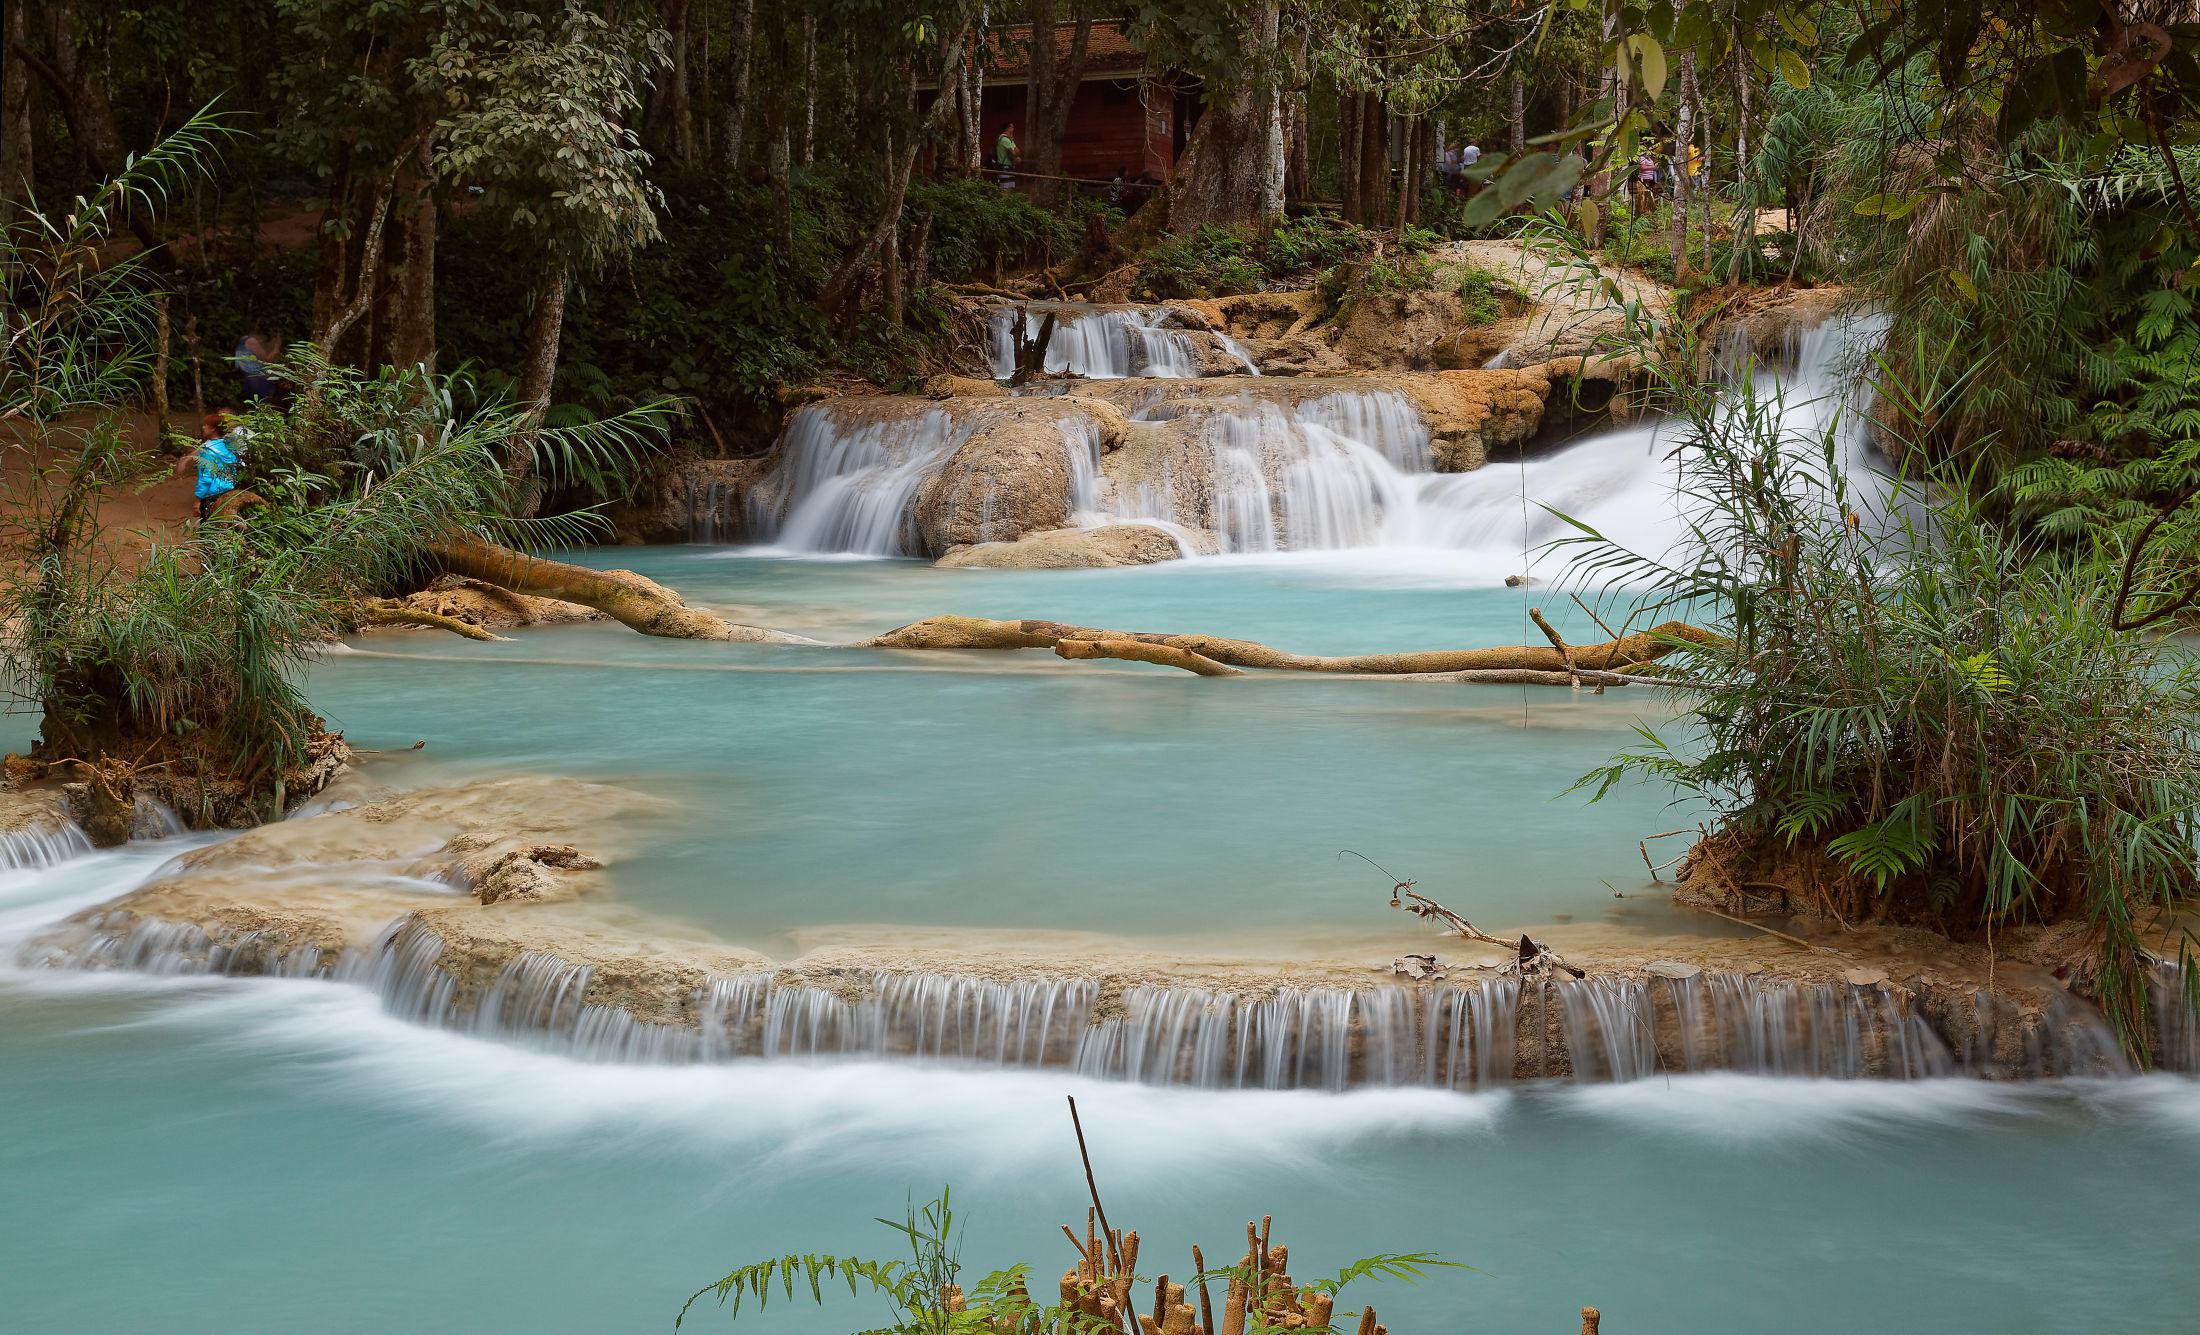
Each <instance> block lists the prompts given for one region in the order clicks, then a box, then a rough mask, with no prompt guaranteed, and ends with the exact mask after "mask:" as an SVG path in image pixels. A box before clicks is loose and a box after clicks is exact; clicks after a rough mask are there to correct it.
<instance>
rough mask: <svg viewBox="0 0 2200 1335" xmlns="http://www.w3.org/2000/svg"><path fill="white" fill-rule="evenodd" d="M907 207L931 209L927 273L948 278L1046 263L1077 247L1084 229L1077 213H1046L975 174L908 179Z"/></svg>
mask: <svg viewBox="0 0 2200 1335" xmlns="http://www.w3.org/2000/svg"><path fill="white" fill-rule="evenodd" d="M908 208H909V217H910V218H911V219H915V218H917V217H919V216H920V215H923V214H927V213H928V214H930V215H931V217H932V232H931V240H930V242H929V250H930V257H931V270H932V274H933V276H934V277H937V278H941V279H944V280H947V281H949V282H953V281H956V280H959V279H965V278H974V277H977V276H978V275H980V274H983V273H986V272H988V271H990V270H991V269H993V268H994V267H995V266H996V265H1002V264H1005V265H1006V266H1007V267H1010V268H1015V267H1020V266H1021V265H1023V264H1024V263H1025V262H1026V261H1027V259H1028V260H1031V261H1035V262H1037V263H1040V264H1051V263H1053V262H1055V261H1057V260H1060V259H1062V258H1064V257H1066V256H1069V255H1071V254H1074V253H1075V252H1076V250H1077V241H1078V237H1079V236H1080V235H1081V234H1082V231H1083V218H1082V216H1081V214H1080V215H1079V216H1077V217H1076V218H1075V219H1074V220H1073V219H1071V218H1066V217H1064V216H1063V215H1061V214H1058V213H1050V212H1048V211H1047V210H1045V209H1042V208H1040V207H1038V206H1037V205H1036V204H1033V203H1032V202H1031V200H1030V198H1029V197H1028V196H1026V195H1024V194H1023V193H1021V192H1019V191H1015V190H1003V189H1001V188H1000V186H999V185H997V184H995V183H994V182H993V181H992V180H990V179H985V178H979V177H970V176H965V177H955V178H949V179H936V178H932V177H919V178H917V179H916V180H913V181H911V182H910V183H909V204H908Z"/></svg>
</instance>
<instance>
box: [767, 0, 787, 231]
mask: <svg viewBox="0 0 2200 1335" xmlns="http://www.w3.org/2000/svg"><path fill="white" fill-rule="evenodd" d="M765 25H766V29H767V30H766V32H765V34H764V53H765V68H766V69H770V70H774V71H781V72H783V71H785V70H786V68H787V62H788V60H789V58H790V53H789V51H788V49H787V9H786V4H785V0H775V3H774V4H773V5H772V7H771V9H770V10H769V11H768V12H767V13H766V15H765ZM788 96H789V90H788V88H787V87H786V85H785V83H784V82H783V81H782V80H777V79H775V80H770V81H767V84H766V87H765V97H764V154H765V162H764V170H765V175H766V177H767V178H768V179H769V180H770V181H771V187H772V218H773V220H774V221H775V223H776V224H777V227H778V233H779V253H780V254H782V255H791V254H793V253H794V127H793V124H792V118H791V117H790V116H789V115H788V114H787V113H788V105H787V102H788Z"/></svg>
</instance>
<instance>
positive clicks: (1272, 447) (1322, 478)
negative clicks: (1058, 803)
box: [753, 310, 1888, 580]
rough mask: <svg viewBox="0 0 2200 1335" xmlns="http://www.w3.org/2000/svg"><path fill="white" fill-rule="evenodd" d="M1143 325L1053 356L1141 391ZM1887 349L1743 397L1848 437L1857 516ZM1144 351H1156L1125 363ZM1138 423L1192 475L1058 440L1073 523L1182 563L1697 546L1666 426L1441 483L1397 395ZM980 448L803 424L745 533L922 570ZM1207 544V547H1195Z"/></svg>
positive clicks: (935, 436) (908, 420) (887, 431)
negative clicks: (1174, 450)
mask: <svg viewBox="0 0 2200 1335" xmlns="http://www.w3.org/2000/svg"><path fill="white" fill-rule="evenodd" d="M1028 315H1029V312H1025V314H1024V316H1023V317H1018V318H1028ZM1134 317H1135V318H1134ZM1001 318H1002V319H1004V320H1005V319H1008V318H1010V317H1009V315H1008V314H1007V313H1004V314H1003V315H1002V317H1001ZM1150 319H1151V316H1150V315H1141V314H1139V313H1137V312H1124V311H1117V310H1096V311H1091V312H1089V313H1087V314H1084V315H1080V316H1079V317H1078V318H1076V319H1073V320H1071V321H1069V322H1068V323H1067V324H1064V325H1060V326H1058V327H1057V329H1056V333H1055V339H1054V348H1055V351H1056V352H1057V353H1059V354H1060V355H1062V356H1064V357H1070V356H1072V355H1073V354H1074V358H1075V359H1076V360H1077V362H1078V364H1079V365H1081V366H1086V367H1097V368H1101V369H1099V370H1096V371H1094V372H1093V373H1094V374H1109V375H1115V374H1132V373H1136V371H1138V370H1140V369H1147V368H1145V367H1144V366H1143V365H1142V364H1141V363H1139V362H1138V360H1137V358H1138V357H1146V358H1148V359H1149V360H1150V359H1151V358H1153V357H1160V356H1162V355H1163V354H1162V353H1160V352H1158V351H1153V350H1152V349H1154V348H1158V347H1160V346H1162V344H1166V343H1167V341H1168V338H1177V337H1179V336H1177V335H1175V333H1174V331H1169V330H1161V329H1155V328H1152V327H1151V326H1150V325H1149V324H1142V323H1141V321H1142V320H1150ZM1002 327H1003V328H1005V327H1006V326H1005V325H1004V326H1002ZM1883 331H1884V322H1883V321H1880V320H1877V319H1853V320H1842V321H1829V322H1827V323H1825V324H1823V325H1820V326H1819V327H1818V328H1816V329H1813V330H1811V331H1809V332H1808V333H1806V334H1805V335H1803V336H1802V337H1801V338H1800V339H1799V340H1798V341H1797V345H1796V349H1795V357H1794V363H1795V369H1794V370H1793V371H1791V372H1789V373H1787V374H1785V375H1784V376H1780V377H1774V376H1770V375H1761V376H1758V377H1756V378H1755V380H1754V383H1753V385H1752V391H1753V392H1754V393H1756V394H1758V395H1760V396H1765V395H1774V394H1777V395H1779V396H1780V397H1779V400H1778V401H1779V404H1780V412H1781V420H1782V426H1783V430H1784V433H1785V435H1786V436H1787V438H1788V439H1789V440H1791V441H1792V442H1793V444H1794V447H1795V448H1796V449H1798V450H1809V451H1811V452H1813V453H1815V452H1816V451H1817V450H1818V448H1819V442H1820V440H1821V438H1822V436H1823V434H1824V433H1825V432H1826V431H1827V430H1829V429H1831V428H1834V427H1835V426H1836V424H1837V420H1838V431H1837V432H1836V435H1837V445H1838V450H1839V453H1840V456H1841V458H1842V460H1843V461H1844V463H1845V464H1846V465H1847V466H1848V467H1849V469H1850V472H1851V477H1852V483H1853V489H1854V491H1855V492H1856V493H1857V494H1858V503H1859V505H1860V506H1861V508H1863V509H1865V510H1866V511H1872V510H1874V509H1877V508H1880V507H1883V505H1884V504H1885V502H1886V500H1887V497H1888V492H1887V489H1886V487H1885V485H1884V484H1882V483H1879V482H1877V481H1875V479H1876V478H1877V474H1876V472H1875V471H1874V469H1873V466H1872V459H1871V454H1870V447H1869V444H1868V441H1867V439H1866V435H1865V431H1864V418H1863V414H1862V412H1861V411H1860V409H1861V407H1862V405H1861V404H1860V403H1859V402H1858V401H1857V399H1856V397H1855V395H1853V394H1851V393H1848V392H1846V391H1845V390H1844V389H1843V386H1844V384H1845V383H1846V382H1845V381H1844V379H1843V372H1844V370H1845V369H1846V368H1847V365H1848V363H1849V362H1850V361H1852V360H1853V358H1854V356H1855V355H1856V354H1857V352H1858V350H1859V349H1861V348H1863V347H1866V346H1869V345H1870V344H1871V343H1873V342H1875V341H1876V340H1877V339H1878V338H1879V336H1880V335H1881V334H1882V333H1883ZM1162 336H1168V337H1167V338H1163V337H1162ZM1156 338H1160V339H1161V340H1162V343H1161V344H1156V343H1154V341H1153V340H1154V339H1156ZM1133 348H1147V349H1148V351H1147V352H1143V353H1139V354H1137V356H1134V354H1133V351H1132V349H1133ZM1050 355H1052V354H1050ZM1170 355H1172V356H1173V355H1174V354H1170ZM1187 355H1188V354H1187ZM1111 359H1112V360H1111ZM1172 364H1173V363H1172ZM1156 388H1157V389H1158V387H1156ZM888 402H891V401H888ZM847 411H848V412H849V413H854V412H857V411H860V410H859V409H857V408H854V407H851V408H849V409H848V410H847ZM1837 414H1838V415H1839V417H1838V419H1837ZM1132 416H1133V417H1134V418H1138V419H1141V420H1146V421H1174V422H1178V423H1181V424H1182V425H1181V426H1180V427H1179V429H1180V430H1184V431H1188V432H1191V433H1192V449H1193V457H1192V458H1190V459H1184V458H1178V459H1176V460H1173V461H1171V462H1169V463H1167V464H1166V465H1164V466H1163V467H1162V468H1161V469H1160V470H1159V475H1158V476H1149V477H1148V478H1146V479H1144V480H1142V481H1135V482H1132V481H1123V482H1118V481H1117V480H1115V479H1112V478H1110V477H1109V476H1108V475H1107V472H1106V469H1105V468H1104V467H1103V465H1102V463H1101V460H1100V457H1099V451H1098V449H1097V446H1096V445H1090V446H1088V444H1087V443H1086V440H1087V436H1088V435H1089V433H1078V432H1077V431H1076V430H1075V428H1065V439H1066V448H1068V449H1069V450H1070V458H1071V468H1072V482H1071V491H1072V494H1071V496H1070V497H1069V498H1068V500H1069V509H1070V512H1071V514H1072V516H1073V519H1072V522H1073V523H1075V524H1077V525H1079V526H1083V527H1094V526H1098V525H1102V524H1118V523H1153V524H1157V525H1160V526H1161V527H1164V528H1166V529H1168V530H1169V531H1170V532H1171V533H1172V534H1174V535H1175V536H1176V537H1177V539H1178V541H1179V544H1180V545H1181V546H1182V547H1183V548H1184V550H1185V552H1186V553H1187V554H1190V553H1193V552H1199V551H1215V552H1219V553H1223V554H1246V555H1267V554H1273V553H1289V552H1338V551H1355V550H1370V549H1396V550H1411V551H1418V552H1431V553H1439V554H1441V555H1442V557H1443V559H1444V562H1445V564H1446V567H1447V568H1451V569H1456V570H1458V571H1460V572H1461V573H1464V574H1466V575H1468V576H1470V577H1473V578H1478V579H1481V578H1486V579H1491V580H1496V579H1502V578H1504V577H1505V576H1507V575H1510V574H1515V573H1519V572H1521V571H1522V570H1523V568H1524V567H1527V566H1532V565H1534V564H1536V563H1537V562H1538V560H1539V558H1540V554H1541V553H1542V552H1543V550H1544V549H1545V548H1546V547H1547V546H1548V544H1550V543H1551V542H1553V541H1554V540H1556V539H1559V538H1564V537H1568V536H1572V535H1574V534H1575V533H1576V530H1575V529H1574V528H1573V527H1572V525H1571V524H1569V523H1568V522H1567V520H1566V519H1565V518H1562V517H1561V516H1570V517H1572V518H1574V519H1578V520H1579V521H1581V522H1582V523H1585V524H1588V525H1590V526H1592V527H1594V528H1595V529H1597V530H1598V531H1599V532H1601V533H1603V534H1604V535H1605V536H1606V537H1607V538H1609V539H1611V540H1613V541H1614V542H1617V543H1620V544H1622V545H1624V546H1627V547H1629V548H1631V549H1633V550H1635V551H1638V552H1643V553H1645V554H1650V555H1659V554H1664V553H1668V552H1671V551H1673V550H1674V549H1675V548H1676V547H1678V546H1679V545H1680V544H1682V543H1683V542H1684V541H1686V540H1687V536H1688V534H1689V532H1690V522H1689V521H1690V515H1689V506H1690V505H1691V502H1690V500H1689V499H1688V498H1687V497H1685V496H1683V495H1681V494H1679V492H1678V490H1677V486H1676V484H1677V480H1678V479H1677V474H1676V472H1675V465H1674V464H1673V463H1672V462H1671V461H1670V458H1669V456H1670V455H1671V453H1672V448H1673V444H1674V441H1673V437H1672V428H1671V427H1669V426H1665V425H1662V424H1659V423H1645V424H1641V425H1637V426H1630V427H1624V428H1620V429H1617V430H1614V431H1610V432H1606V433H1604V434H1602V435H1599V436H1596V437H1593V438H1591V439H1588V440H1584V441H1581V442H1579V443H1576V444H1574V445H1571V446H1568V447H1567V448H1564V449H1561V450H1557V451H1554V452H1552V453H1549V454H1546V455H1542V456H1539V457H1535V458H1528V459H1521V460H1516V461H1508V462H1498V463H1492V464H1490V465H1488V466H1485V467H1483V468H1480V469H1477V470H1474V471H1472V472H1467V473H1438V472H1436V471H1434V468H1435V465H1434V454H1433V449H1432V442H1431V440H1430V437H1429V430H1428V427H1427V425H1426V424H1425V423H1424V422H1423V421H1422V419H1421V417H1420V414H1419V413H1418V412H1417V411H1415V409H1414V408H1413V406H1412V404H1411V403H1410V402H1408V401H1407V399H1406V398H1405V396H1404V395H1402V394H1400V393H1398V392H1396V391H1394V390H1359V389H1343V390H1335V391H1332V392H1328V393H1322V394H1318V395H1316V396H1313V397H1309V398H1306V399H1303V400H1300V401H1298V402H1296V403H1293V402H1290V401H1289V400H1288V399H1287V398H1278V397H1275V396H1274V395H1273V394H1272V393H1258V394H1256V393H1253V392H1250V391H1249V392H1247V393H1246V394H1244V395H1242V396H1233V397H1223V398H1201V399H1198V400H1190V401H1186V400H1178V401H1156V402H1149V403H1147V404H1146V405H1145V406H1144V407H1142V408H1139V409H1138V410H1137V411H1135V412H1133V414H1132ZM969 431H970V428H969V427H967V426H963V427H958V426H957V425H956V424H955V423H954V422H953V421H952V420H951V418H950V417H949V416H948V414H947V413H946V412H944V411H942V410H940V409H936V408H930V409H925V410H922V411H918V412H913V413H910V414H908V415H906V416H901V417H896V418H890V419H875V420H864V419H861V418H857V419H855V420H852V421H849V420H844V418H843V416H842V415H841V414H839V413H836V412H835V411H833V410H830V409H827V408H825V407H823V406H812V407H809V408H805V409H803V410H802V411H801V412H799V413H797V414H796V415H795V418H794V421H793V422H792V423H791V424H790V426H789V428H788V431H787V436H786V440H785V443H784V446H783V451H782V458H781V461H780V464H779V467H778V468H777V469H776V470H775V472H774V474H773V476H772V478H771V479H769V480H768V484H767V485H766V486H765V487H762V488H759V490H758V493H757V497H756V499H755V501H754V502H753V503H754V505H755V506H756V509H755V512H754V515H753V531H754V532H757V533H760V534H766V535H772V534H776V539H775V540H776V542H777V544H778V545H779V546H781V547H784V548H791V549H795V550H799V551H813V552H848V553H860V554H868V555H897V554H909V553H912V552H914V551H916V550H917V546H916V543H915V542H914V540H913V534H912V532H911V529H912V518H913V516H912V510H913V507H914V505H915V501H916V497H917V496H918V494H919V493H920V491H921V490H922V488H923V486H924V484H925V483H926V482H927V481H928V480H929V479H930V478H931V477H933V476H935V475H937V473H938V472H939V471H940V470H941V469H942V468H944V467H945V466H946V464H947V461H948V458H949V456H951V455H952V454H953V453H954V451H955V449H956V448H957V447H958V445H959V444H960V443H961V442H962V441H963V440H965V439H967V438H968V435H969ZM1875 489H1876V491H1877V495H1876V496H1875V495H1874V493H1875ZM782 516H784V520H783V521H782ZM1200 528H1204V529H1205V530H1206V531H1207V532H1206V534H1205V535H1204V536H1203V535H1201V534H1199V533H1197V532H1195V531H1194V530H1196V529H1200Z"/></svg>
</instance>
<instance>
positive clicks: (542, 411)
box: [505, 249, 573, 476]
mask: <svg viewBox="0 0 2200 1335" xmlns="http://www.w3.org/2000/svg"><path fill="white" fill-rule="evenodd" d="M572 281H573V280H572V270H571V268H570V267H569V265H568V263H567V261H566V258H565V256H564V255H563V254H562V253H560V252H559V251H557V250H555V249H553V250H552V251H551V252H550V254H549V255H548V257H547V258H546V259H545V262H544V264H543V267H542V278H541V280H540V285H539V286H538V287H537V288H536V289H535V301H534V305H533V306H531V307H529V309H528V312H527V352H526V359H525V361H524V363H523V364H522V366H521V369H520V377H519V401H520V403H521V405H523V406H524V407H525V408H526V409H527V411H528V413H529V414H531V415H532V416H533V417H534V419H535V421H537V422H538V423H539V422H541V421H542V419H543V417H544V416H545V415H546V414H547V413H548V412H549V411H550V387H551V384H552V382H553V381H555V380H556V378H557V374H558V346H559V344H560V343H562V342H563V341H564V337H565V298H566V290H567V289H568V288H569V287H571V286H572ZM533 444H534V442H533V441H532V440H528V441H524V442H520V443H518V444H516V445H515V446H514V450H515V452H514V453H513V454H511V455H508V456H507V457H506V459H505V464H506V467H507V470H508V471H510V472H511V473H512V474H513V475H514V476H521V475H524V474H525V473H526V472H527V471H528V456H527V453H526V452H527V451H530V450H531V449H532V447H533Z"/></svg>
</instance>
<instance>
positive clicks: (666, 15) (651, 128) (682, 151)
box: [642, 0, 695, 165]
mask: <svg viewBox="0 0 2200 1335" xmlns="http://www.w3.org/2000/svg"><path fill="white" fill-rule="evenodd" d="M657 24H658V26H659V27H661V28H663V29H664V30H665V32H667V33H668V34H670V35H671V38H672V67H671V68H670V69H668V70H666V71H665V72H664V74H663V76H662V77H661V78H659V79H658V80H657V81H656V82H655V83H654V84H652V85H651V87H650V92H649V114H648V115H647V116H646V117H645V118H644V120H643V122H642V128H643V130H644V131H645V134H644V136H643V144H644V146H645V147H647V148H648V149H649V151H650V153H651V154H652V155H653V156H655V157H656V158H657V160H658V161H660V162H678V163H682V164H683V165H684V164H686V163H688V162H691V161H693V156H692V152H693V149H694V140H695V127H694V121H693V119H692V116H691V109H690V107H689V105H688V34H687V30H688V0H661V3H660V4H659V6H658V9H657Z"/></svg>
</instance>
